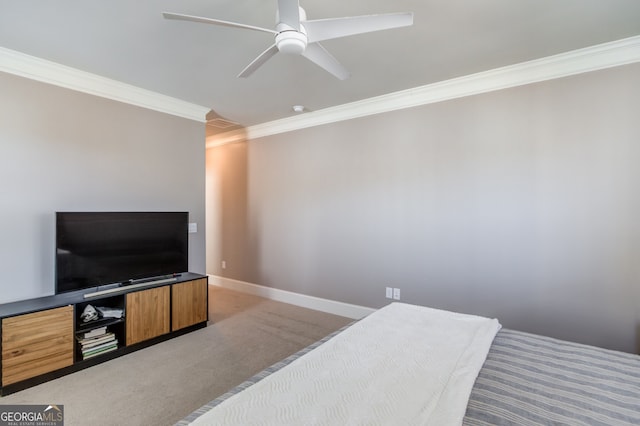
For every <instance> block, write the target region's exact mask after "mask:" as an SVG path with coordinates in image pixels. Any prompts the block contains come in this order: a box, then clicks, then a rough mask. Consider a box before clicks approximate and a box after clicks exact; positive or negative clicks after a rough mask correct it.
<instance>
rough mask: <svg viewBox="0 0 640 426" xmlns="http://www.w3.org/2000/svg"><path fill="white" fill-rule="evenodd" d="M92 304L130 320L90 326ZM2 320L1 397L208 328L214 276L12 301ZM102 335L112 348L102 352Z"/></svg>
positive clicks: (3, 309)
mask: <svg viewBox="0 0 640 426" xmlns="http://www.w3.org/2000/svg"><path fill="white" fill-rule="evenodd" d="M94 290H95V289H94ZM111 290H115V291H114V292H111ZM105 291H107V292H106V293H105ZM98 293H99V294H98ZM87 305H92V306H94V307H101V308H104V309H105V310H106V311H108V310H112V311H113V312H122V316H121V317H117V316H116V317H113V318H112V317H108V318H101V319H99V320H96V321H90V322H86V323H85V322H83V321H82V319H81V314H82V312H83V311H84V309H85V307H86V306H87ZM0 320H1V323H2V327H1V332H0V334H1V335H2V364H1V367H0V371H1V382H0V395H8V394H10V393H13V392H17V391H19V390H22V389H25V388H28V387H31V386H34V385H37V384H39V383H42V382H45V381H48V380H51V379H55V378H57V377H60V376H63V375H65V374H69V373H72V372H75V371H78V370H81V369H84V368H88V367H91V366H93V365H96V364H99V363H101V362H104V361H107V360H110V359H113V358H116V357H119V356H122V355H125V354H127V353H129V352H133V351H136V350H139V349H142V348H145V347H147V346H150V345H154V344H156V343H159V342H162V341H164V340H168V339H171V338H173V337H177V336H179V335H182V334H185V333H188V332H191V331H194V330H197V329H199V328H203V327H206V326H207V320H208V281H207V276H206V275H201V274H194V273H184V274H181V275H180V276H172V277H170V278H169V277H167V278H161V279H158V280H154V281H147V282H143V283H137V284H133V285H129V286H126V287H116V288H113V289H108V290H102V292H98V291H92V290H88V291H87V290H85V291H77V292H73V293H63V294H58V295H55V296H47V297H41V298H37V299H31V300H24V301H20V302H13V303H7V304H4V305H0ZM96 335H97V336H100V338H101V339H104V340H106V341H107V342H108V343H106V344H103V345H102V347H100V348H97V345H95V342H87V339H88V338H87V336H96ZM103 335H104V337H101V336H103ZM89 338H90V337H89Z"/></svg>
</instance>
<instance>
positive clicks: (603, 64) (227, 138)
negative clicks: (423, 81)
mask: <svg viewBox="0 0 640 426" xmlns="http://www.w3.org/2000/svg"><path fill="white" fill-rule="evenodd" d="M636 62H640V36H635V37H630V38H625V39H622V40H617V41H613V42H609V43H603V44H598V45H595V46H591V47H587V48H584V49H578V50H573V51H570V52H566V53H561V54H558V55H553V56H548V57H545V58H542V59H536V60H533V61H528V62H522V63H519V64H515V65H509V66H506V67H501V68H496V69H493V70H489V71H485V72H480V73H477V74H471V75H467V76H463V77H458V78H454V79H451V80H445V81H440V82H437V83H433V84H428V85H425V86H420V87H416V88H412V89H408V90H403V91H399V92H394V93H391V94H388V95H382V96H377V97H373V98H369V99H365V100H362V101H357V102H351V103H348V104H343V105H339V106H336V107H331V108H326V109H322V110H318V111H314V112H309V113H306V114H303V115H297V116H294V117H289V118H283V119H280V120H275V121H271V122H267V123H262V124H257V125H255V126H249V127H246V128H244V129H241V130H235V131H231V132H226V133H221V134H219V135H214V136H210V137H209V138H207V147H208V148H210V147H214V146H219V145H224V144H227V143H233V142H238V141H241V140H250V139H257V138H261V137H265V136H270V135H276V134H279V133H285V132H290V131H293V130H299V129H305V128H308V127H313V126H320V125H323V124H329V123H336V122H339V121H345V120H352V119H354V118H359V117H365V116H369V115H373V114H380V113H384V112H390V111H396V110H400V109H404V108H411V107H415V106H420V105H427V104H432V103H436V102H443V101H447V100H450V99H456V98H462V97H465V96H472V95H477V94H481V93H487V92H492V91H496V90H502V89H507V88H511V87H517V86H523V85H526V84H531V83H537V82H541V81H547V80H553V79H557V78H562V77H568V76H572V75H577V74H582V73H586V72H591V71H597V70H602V69H606V68H612V67H617V66H621V65H627V64H631V63H636Z"/></svg>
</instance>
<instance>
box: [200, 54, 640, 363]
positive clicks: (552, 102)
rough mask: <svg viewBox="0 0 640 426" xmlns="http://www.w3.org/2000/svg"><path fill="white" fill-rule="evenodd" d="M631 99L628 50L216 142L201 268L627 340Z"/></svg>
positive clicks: (528, 327)
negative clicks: (567, 73) (209, 236)
mask: <svg viewBox="0 0 640 426" xmlns="http://www.w3.org/2000/svg"><path fill="white" fill-rule="evenodd" d="M639 111H640V65H638V64H636V65H629V66H625V67H620V68H616V69H610V70H604V71H599V72H593V73H589V74H583V75H579V76H574V77H570V78H564V79H559V80H555V81H549V82H544V83H539V84H533V85H528V86H523V87H519V88H514V89H508V90H503V91H498V92H493V93H489V94H484V95H479V96H472V97H467V98H463V99H458V100H453V101H448V102H443V103H439V104H434V105H427V106H422V107H417V108H412V109H409V110H402V111H396V112H393V113H386V114H382V115H377V116H372V117H366V118H361V119H356V120H351V121H347V122H341V123H335V124H332V125H325V126H320V127H316V128H310V129H305V130H299V131H294V132H290V133H287V134H281V135H276V136H270V137H265V138H261V139H258V140H253V141H250V142H248V143H245V142H241V143H236V144H233V145H227V146H221V147H217V148H211V149H209V150H208V155H207V158H208V163H207V164H208V165H207V168H208V174H209V183H210V185H209V189H208V198H209V201H208V202H209V203H210V208H212V209H214V210H215V212H214V213H211V215H212V217H215V222H210V223H212V226H214V227H215V228H216V229H217V230H218V231H217V235H216V236H215V240H214V241H213V242H212V241H209V243H210V245H209V246H210V247H211V246H215V250H213V251H211V253H210V255H211V256H210V258H209V260H208V266H207V270H208V272H209V273H212V274H216V275H222V276H226V277H229V278H233V279H237V280H242V281H247V282H251V283H256V284H261V285H265V286H270V287H275V288H279V289H283V290H289V291H293V292H298V293H303V294H308V295H313V296H318V297H323V298H328V299H333V300H339V301H343V302H348V303H354V304H360V305H366V306H371V307H380V306H382V305H384V304H386V303H388V300H387V299H385V298H384V294H385V292H384V288H385V286H390V287H399V288H400V289H401V295H402V301H406V302H409V303H417V304H422V305H428V306H432V307H436V308H443V309H449V310H454V311H461V312H466V313H472V314H480V315H485V316H491V317H497V318H498V319H499V320H500V321H501V323H502V324H503V325H504V326H505V327H509V328H514V329H520V330H525V331H530V332H535V333H541V334H546V335H551V336H555V337H559V338H564V339H568V340H573V341H579V342H585V343H589V344H596V345H600V346H604V347H609V348H614V349H620V350H626V351H635V350H636V348H637V336H636V333H637V331H636V330H637V329H638V324H640V290H639V288H640V166H639V165H638V164H639V163H638V161H639V159H640V115H639ZM213 232H214V231H213V230H212V233H213ZM222 259H224V260H226V262H227V269H225V270H221V269H220V261H221V260H222Z"/></svg>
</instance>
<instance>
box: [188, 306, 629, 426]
mask: <svg viewBox="0 0 640 426" xmlns="http://www.w3.org/2000/svg"><path fill="white" fill-rule="evenodd" d="M407 310H408V311H411V312H410V313H411V315H413V311H415V313H416V315H417V314H419V315H420V317H415V318H414V317H412V316H411V315H409V316H407ZM380 312H382V314H380ZM424 312H426V313H427V314H428V315H427V316H426V317H424V318H423V317H422V316H423V314H424ZM372 318H373V320H372ZM450 320H455V321H454V322H456V321H457V323H459V324H461V325H462V327H463V329H459V328H458V327H459V325H456V324H453V325H452V324H451V322H450ZM469 324H471V325H469ZM464 327H467V328H468V327H471V329H470V331H469V330H466V329H464ZM400 329H402V330H405V329H407V330H408V331H407V332H406V333H404V331H402V330H400ZM412 329H413V330H412ZM459 336H462V337H461V338H459ZM414 341H415V343H414ZM435 342H437V343H435ZM461 342H462V343H461ZM352 343H353V344H352ZM374 346H375V348H374ZM378 346H379V347H380V348H381V349H378ZM352 347H355V348H356V349H355V350H356V352H355V353H350V352H352ZM385 347H387V348H386V349H385ZM451 347H453V348H455V347H458V349H454V350H451V349H450V348H451ZM357 348H360V349H357ZM345 351H346V352H345ZM358 351H360V352H358ZM427 352H428V353H429V355H428V356H426V355H425V353H427ZM432 352H433V353H436V354H435V355H432ZM350 357H352V358H350ZM327 359H328V361H327ZM362 360H364V361H362ZM327 362H328V363H327ZM336 362H337V364H336ZM425 365H426V366H427V367H425ZM423 370H424V371H423ZM372 372H373V373H375V374H371V373H372ZM365 373H366V374H365ZM371 377H373V379H372V378H371ZM370 380H374V381H373V382H370ZM354 383H356V384H355V385H354ZM358 383H359V384H358ZM309 389H315V390H312V391H310V393H308V394H307V392H308V391H309ZM177 424H178V425H181V426H183V425H189V424H192V425H233V424H242V425H248V424H270V425H283V424H318V425H326V424H353V425H364V424H381V425H385V424H394V425H395V424H407V425H409V424H433V425H438V426H440V425H449V424H455V425H458V424H463V425H640V356H638V355H633V354H628V353H623V352H617V351H611V350H606V349H602V348H596V347H593V346H588V345H582V344H577V343H572V342H567V341H562V340H558V339H553V338H549V337H543V336H539V335H533V334H528V333H524V332H519V331H515V330H509V329H504V328H502V327H501V326H500V324H499V323H498V322H497V321H496V320H494V319H487V318H482V317H474V316H470V315H463V314H456V313H449V312H446V311H439V310H433V309H429V308H424V307H414V306H413V305H407V304H400V303H394V304H391V305H389V306H388V307H385V308H382V309H381V310H379V311H376V312H375V313H374V314H371V315H370V316H368V317H366V318H365V319H363V320H360V321H357V322H354V323H353V324H351V325H349V326H347V327H345V328H343V329H341V330H339V331H337V332H335V333H332V334H331V335H329V336H327V337H325V338H324V339H322V340H320V341H318V342H316V343H314V344H312V345H311V346H309V347H307V348H305V349H303V350H301V351H300V352H298V353H296V354H294V355H292V356H290V357H288V358H286V359H285V360H283V361H281V362H279V363H277V364H275V365H273V366H271V367H269V368H267V369H265V370H264V371H262V372H260V373H258V374H257V375H255V376H253V377H252V378H250V379H249V380H247V381H246V382H244V383H242V384H241V385H239V386H237V387H236V388H234V389H232V390H231V391H229V392H227V393H226V394H224V395H222V396H220V397H218V398H216V399H214V400H213V401H211V402H209V403H208V404H206V405H204V406H203V407H201V408H200V409H198V410H196V411H194V412H193V413H191V414H190V415H189V416H187V417H186V418H184V419H183V420H182V421H180V422H178V423H177Z"/></svg>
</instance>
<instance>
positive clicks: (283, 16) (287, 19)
mask: <svg viewBox="0 0 640 426" xmlns="http://www.w3.org/2000/svg"><path fill="white" fill-rule="evenodd" d="M278 22H279V23H281V24H285V25H287V26H288V27H291V28H292V29H294V30H296V31H299V30H300V2H299V1H298V0H278Z"/></svg>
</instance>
